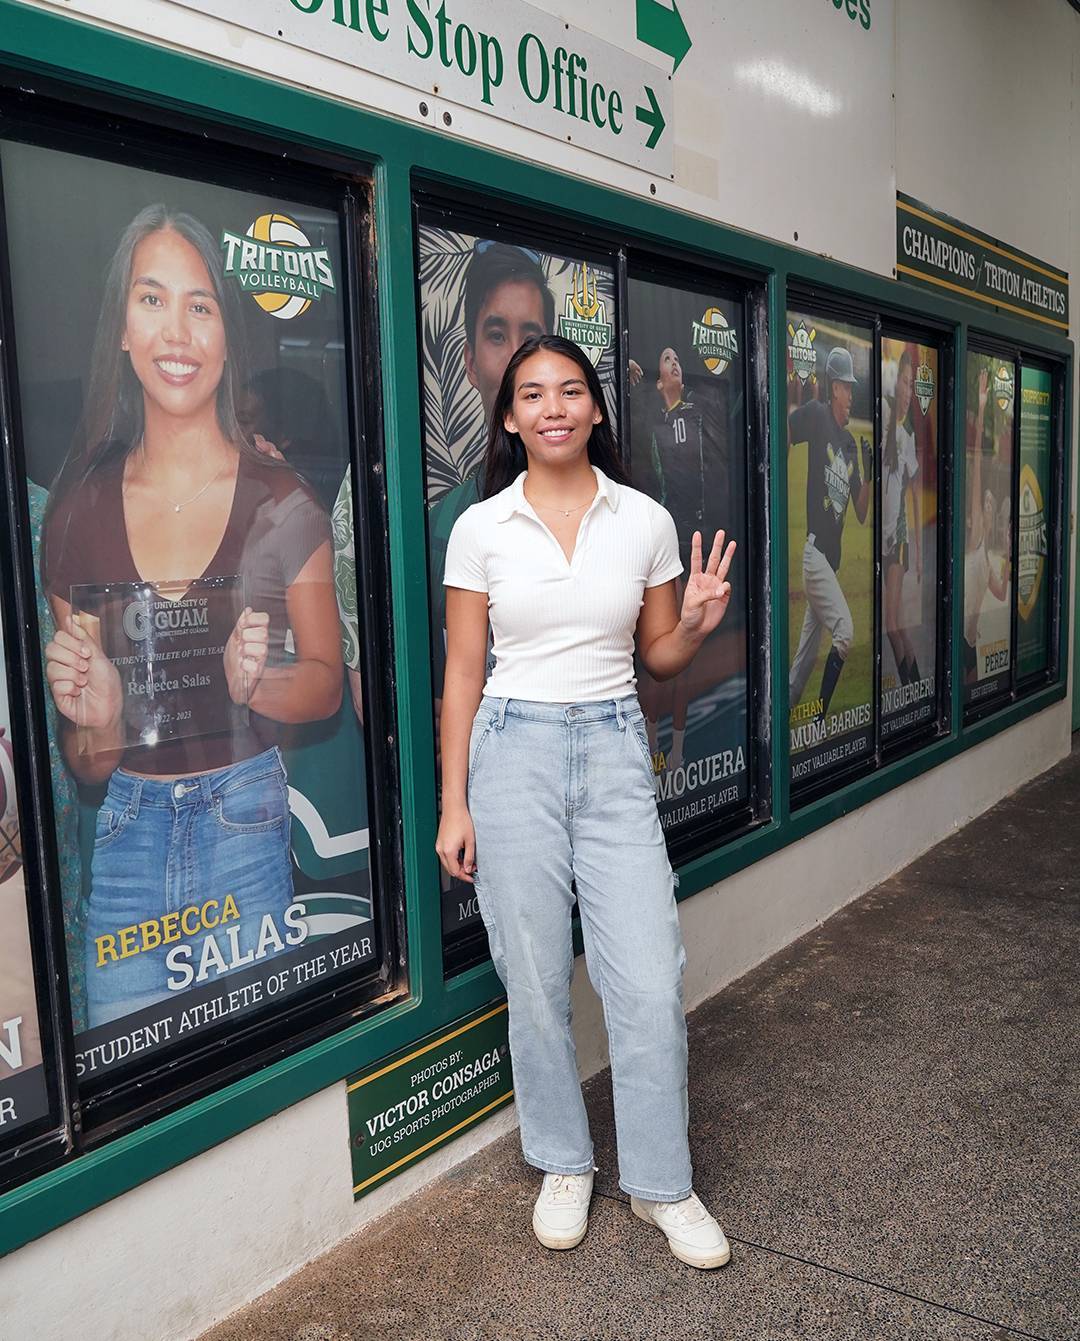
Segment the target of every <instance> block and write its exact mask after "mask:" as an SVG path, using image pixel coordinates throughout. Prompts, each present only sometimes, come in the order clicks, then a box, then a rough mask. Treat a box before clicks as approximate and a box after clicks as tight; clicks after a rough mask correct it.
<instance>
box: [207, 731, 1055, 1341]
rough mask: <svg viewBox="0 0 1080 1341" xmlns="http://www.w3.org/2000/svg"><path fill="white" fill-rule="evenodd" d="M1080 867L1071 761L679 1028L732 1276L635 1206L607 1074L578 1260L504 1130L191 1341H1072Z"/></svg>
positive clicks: (595, 1103)
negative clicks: (647, 1220)
mask: <svg viewBox="0 0 1080 1341" xmlns="http://www.w3.org/2000/svg"><path fill="white" fill-rule="evenodd" d="M896 805H897V817H898V822H900V821H901V815H902V805H903V802H902V800H901V799H899V798H898V799H897V801H896ZM1078 864H1080V750H1078V751H1074V753H1073V756H1072V757H1071V758H1070V759H1068V760H1066V761H1065V762H1064V763H1062V764H1061V765H1059V766H1058V767H1057V768H1055V769H1053V770H1052V771H1051V772H1049V773H1047V774H1045V775H1044V776H1043V777H1042V778H1040V779H1039V780H1038V781H1037V782H1035V783H1033V784H1031V785H1030V786H1028V787H1026V788H1024V789H1023V790H1022V791H1020V792H1018V793H1017V794H1016V795H1015V796H1013V797H1011V798H1009V800H1007V801H1005V802H1004V803H1002V804H1001V805H999V806H997V807H995V809H993V810H992V811H990V812H989V813H987V814H986V815H984V816H982V817H981V818H979V819H978V820H976V821H974V822H973V823H972V824H970V825H968V826H967V827H966V828H965V829H963V830H962V831H960V832H959V833H957V834H956V835H955V836H953V837H952V838H950V839H948V840H947V841H946V842H944V843H941V844H940V845H939V846H938V847H936V848H935V849H933V850H932V851H931V852H929V853H927V854H926V855H925V856H924V857H922V858H920V859H919V860H918V861H917V862H915V863H914V864H913V865H911V866H909V867H908V868H907V869H906V870H904V871H902V872H901V873H900V874H899V875H897V876H895V877H894V878H893V879H891V880H888V881H886V883H885V884H883V885H880V886H878V887H877V888H876V889H874V890H873V891H872V892H871V893H870V894H868V895H867V896H866V897H865V898H862V899H860V900H859V901H858V902H857V903H855V904H853V905H851V906H850V907H849V908H847V909H845V910H844V911H842V912H840V913H838V914H837V915H836V916H834V917H832V918H830V919H829V921H828V922H826V923H825V924H824V925H823V926H821V927H820V928H819V929H818V930H817V931H816V932H814V933H812V934H810V935H808V936H806V937H804V938H803V939H802V940H800V941H797V942H796V943H795V944H794V945H792V946H790V947H789V948H788V949H787V950H785V951H784V952H783V953H781V954H779V955H777V956H775V957H774V958H773V959H771V960H769V961H768V962H767V963H765V964H763V965H762V966H761V967H760V968H758V969H756V970H755V971H754V972H752V973H750V974H748V975H747V976H746V977H744V978H742V979H740V980H739V981H738V982H736V983H735V984H733V985H732V986H731V987H729V988H728V989H727V990H725V991H723V992H721V993H720V994H719V995H718V996H716V997H713V998H712V999H711V1000H710V1001H708V1002H707V1003H706V1004H705V1005H704V1006H702V1007H701V1008H700V1009H698V1010H697V1011H695V1012H694V1014H693V1015H692V1016H691V1017H690V1133H691V1147H692V1151H693V1156H694V1165H695V1187H696V1188H697V1190H698V1192H699V1193H700V1195H701V1196H702V1198H703V1200H704V1201H705V1202H706V1204H707V1205H708V1206H710V1208H711V1209H713V1210H714V1212H715V1213H716V1215H717V1217H718V1219H719V1220H720V1222H721V1224H722V1225H724V1226H725V1228H726V1230H727V1232H728V1235H729V1237H730V1238H731V1241H732V1250H733V1253H732V1260H731V1262H730V1264H729V1265H728V1266H726V1267H724V1268H723V1269H722V1270H720V1271H715V1272H710V1273H699V1272H696V1271H694V1270H693V1269H692V1268H690V1267H686V1266H683V1265H682V1264H681V1263H680V1262H678V1261H676V1260H675V1258H674V1257H672V1256H671V1255H670V1253H669V1252H668V1251H667V1247H666V1244H665V1242H664V1240H663V1239H662V1237H661V1236H660V1234H659V1233H658V1232H656V1231H654V1230H650V1229H649V1228H648V1227H647V1226H645V1225H644V1224H642V1223H641V1222H640V1221H638V1220H636V1219H634V1218H633V1216H632V1215H631V1214H630V1210H629V1205H628V1203H627V1199H626V1197H625V1196H624V1195H623V1194H622V1193H621V1192H620V1191H619V1189H618V1182H617V1178H616V1172H615V1151H614V1132H613V1125H612V1118H611V1091H610V1075H609V1074H608V1073H607V1072H605V1073H603V1074H602V1075H600V1076H598V1077H596V1078H595V1079H594V1080H592V1081H591V1082H590V1083H589V1084H588V1085H587V1087H586V1099H587V1102H588V1106H589V1112H590V1115H591V1118H592V1125H593V1132H594V1136H595V1139H596V1145H597V1152H596V1162H597V1164H598V1165H599V1168H600V1172H599V1174H598V1175H597V1182H596V1195H595V1196H594V1199H593V1209H592V1215H591V1219H590V1227H589V1233H588V1236H587V1237H586V1239H585V1241H584V1242H583V1243H582V1245H581V1246H580V1247H579V1248H578V1249H577V1250H575V1251H573V1252H569V1253H551V1252H548V1251H546V1250H545V1249H543V1248H541V1247H540V1246H539V1245H538V1244H537V1243H536V1241H535V1239H534V1238H533V1236H532V1233H531V1230H530V1217H531V1209H532V1203H533V1200H534V1198H535V1195H536V1190H537V1186H538V1178H539V1175H537V1174H535V1173H534V1172H533V1171H532V1170H530V1169H528V1168H526V1166H525V1165H524V1164H523V1163H522V1161H521V1158H520V1155H519V1151H518V1145H517V1133H516V1132H514V1133H512V1134H511V1135H510V1136H508V1137H505V1138H503V1139H502V1140H500V1141H499V1142H497V1143H496V1144H495V1145H494V1146H492V1147H490V1148H488V1149H487V1150H485V1151H483V1152H482V1153H481V1154H480V1155H478V1156H476V1157H475V1158H474V1159H472V1160H470V1161H469V1162H468V1163H466V1164H463V1165H461V1166H460V1167H459V1168H457V1169H456V1170H455V1171H454V1172H453V1173H452V1174H450V1175H449V1176H447V1177H446V1178H444V1179H442V1180H441V1181H440V1182H438V1183H436V1184H434V1185H433V1186H432V1187H430V1188H429V1189H427V1190H426V1191H424V1192H422V1193H420V1194H419V1195H417V1196H416V1197H414V1198H413V1199H412V1200H411V1201H409V1202H407V1203H405V1204H404V1205H403V1206H401V1207H400V1208H399V1209H398V1210H397V1211H395V1212H393V1213H392V1214H391V1215H389V1216H388V1217H386V1218H385V1219H383V1220H381V1221H379V1222H378V1223H377V1224H375V1225H374V1226H373V1227H371V1228H369V1229H367V1230H365V1231H364V1232H362V1233H360V1234H358V1235H356V1236H355V1237H353V1238H352V1239H349V1240H348V1241H347V1242H345V1243H343V1244H341V1245H340V1246H339V1247H337V1248H336V1249H334V1250H333V1251H332V1252H330V1253H328V1254H327V1255H326V1256H325V1257H323V1258H321V1259H320V1260H318V1261H317V1262H315V1263H313V1264H312V1265H310V1266H309V1267H307V1268H306V1269H304V1270H303V1271H300V1272H298V1273H297V1274H296V1275H295V1276H293V1277H292V1278H291V1279H290V1280H288V1281H286V1282H285V1283H284V1284H283V1285H281V1286H279V1287H278V1288H277V1289H276V1290H274V1291H272V1292H271V1293H270V1294H268V1295H265V1296H264V1297H263V1298H262V1299H260V1300H258V1301H256V1302H255V1303H254V1304H252V1305H251V1306H250V1307H248V1308H247V1309H244V1310H243V1311H241V1312H240V1313H237V1314H235V1315H234V1316H233V1317H231V1318H229V1319H228V1320H227V1321H226V1322H225V1323H223V1324H221V1325H220V1326H218V1327H216V1328H214V1329H213V1330H212V1331H210V1332H208V1333H206V1336H205V1341H278V1339H279V1338H280V1341H369V1339H371V1341H374V1339H375V1338H379V1341H413V1339H414V1338H415V1341H443V1338H447V1339H448V1341H449V1338H454V1339H455V1341H513V1339H515V1338H523V1339H524V1338H528V1339H529V1341H532V1339H533V1338H551V1339H552V1341H657V1338H664V1339H665V1341H682V1339H684V1338H692V1339H693V1341H698V1338H700V1339H701V1341H706V1339H707V1341H717V1339H718V1338H723V1341H786V1338H799V1339H800V1341H802V1338H811V1339H812V1341H841V1338H844V1339H845V1341H846V1339H847V1338H850V1339H851V1341H892V1339H893V1338H903V1339H904V1341H938V1339H939V1338H942V1339H943V1338H948V1339H949V1341H953V1339H956V1341H1006V1339H1008V1341H1011V1339H1012V1338H1016V1337H1037V1338H1045V1339H1046V1341H1075V1338H1077V1337H1078V1336H1080V1262H1078V1260H1077V1258H1078V1232H1077V1214H1076V1211H1077V1195H1076V1179H1077V1171H1078V1169H1080V1131H1078V1126H1077V1115H1078V1114H1080V1085H1078V1077H1080V1065H1078V1062H1080V1047H1078V1038H1077V1013H1076V997H1075V993H1076V983H1077V964H1078V958H1080V956H1078V953H1077V949H1078V936H1077V930H1078V917H1077V908H1078V901H1077V878H1076V870H1077V866H1078Z"/></svg>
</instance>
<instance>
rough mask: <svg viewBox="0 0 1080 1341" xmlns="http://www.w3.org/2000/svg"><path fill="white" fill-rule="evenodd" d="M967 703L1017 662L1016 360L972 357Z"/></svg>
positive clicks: (998, 689) (982, 697) (986, 692)
mask: <svg viewBox="0 0 1080 1341" xmlns="http://www.w3.org/2000/svg"><path fill="white" fill-rule="evenodd" d="M966 391H967V395H966V400H965V404H966V405H967V414H966V427H965V471H966V479H965V484H964V498H965V505H966V506H965V515H964V637H963V641H962V643H961V645H960V651H961V654H962V665H963V676H964V703H965V705H969V704H979V703H984V702H986V701H988V700H990V699H994V698H997V697H999V696H1000V695H1001V694H1004V693H1007V692H1008V689H1009V682H1010V678H1011V667H1012V659H1013V658H1012V474H1013V427H1014V418H1015V400H1016V365H1015V364H1014V363H1013V362H1012V360H1011V359H1003V358H999V357H997V356H996V355H994V354H979V353H975V352H974V351H972V352H969V353H968V356H967V375H966Z"/></svg>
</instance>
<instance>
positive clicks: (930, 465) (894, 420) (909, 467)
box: [880, 338, 940, 740]
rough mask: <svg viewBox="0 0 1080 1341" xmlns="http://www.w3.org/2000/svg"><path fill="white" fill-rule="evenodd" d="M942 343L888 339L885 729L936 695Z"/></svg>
mask: <svg viewBox="0 0 1080 1341" xmlns="http://www.w3.org/2000/svg"><path fill="white" fill-rule="evenodd" d="M939 403H940V396H939V394H938V351H937V349H936V348H934V347H932V346H929V345H921V344H917V343H915V342H913V341H906V340H893V339H888V338H884V339H882V342H881V452H880V463H881V470H880V475H881V610H882V620H881V735H882V739H883V740H889V739H890V738H892V737H895V736H899V735H902V734H904V733H905V732H908V731H911V730H912V729H914V728H916V727H918V726H921V725H923V724H925V723H926V722H930V721H933V719H934V716H935V713H936V708H937V696H936V693H935V674H936V665H937V536H938V507H937V480H938V457H937V424H938V405H939Z"/></svg>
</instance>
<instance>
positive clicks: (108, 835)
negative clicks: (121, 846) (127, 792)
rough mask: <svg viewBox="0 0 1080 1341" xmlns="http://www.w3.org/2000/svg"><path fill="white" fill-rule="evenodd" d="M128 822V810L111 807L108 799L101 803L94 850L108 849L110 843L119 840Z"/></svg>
mask: <svg viewBox="0 0 1080 1341" xmlns="http://www.w3.org/2000/svg"><path fill="white" fill-rule="evenodd" d="M127 821H128V812H127V810H126V809H125V810H120V809H117V808H116V807H115V806H112V805H110V804H109V801H108V799H107V798H106V800H104V801H103V802H102V803H101V806H100V808H99V810H98V813H97V816H96V819H95V821H94V850H95V851H100V849H101V848H103V847H108V845H109V844H110V843H112V842H113V841H114V840H115V839H117V838H119V837H120V835H121V834H122V833H123V832H124V826H125V825H126V824H127Z"/></svg>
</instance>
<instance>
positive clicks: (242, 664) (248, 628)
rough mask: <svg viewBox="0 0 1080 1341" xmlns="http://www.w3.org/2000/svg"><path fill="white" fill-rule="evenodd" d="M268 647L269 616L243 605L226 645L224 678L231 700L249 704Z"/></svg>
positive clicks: (261, 670)
mask: <svg viewBox="0 0 1080 1341" xmlns="http://www.w3.org/2000/svg"><path fill="white" fill-rule="evenodd" d="M269 650H270V616H269V615H268V614H266V612H265V611H262V610H252V608H251V606H250V605H245V606H244V608H243V610H241V612H240V618H239V619H238V620H237V621H236V625H235V627H234V628H233V631H232V633H230V634H229V641H228V642H227V643H226V644H225V656H224V658H223V660H224V662H225V681H226V683H227V684H228V686H229V697H230V698H231V699H232V701H233V702H234V703H250V702H251V696H252V695H253V694H254V693H255V689H256V687H257V685H258V683H259V680H260V679H261V678H262V673H263V671H264V670H265V669H266V655H267V653H268V652H269Z"/></svg>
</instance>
